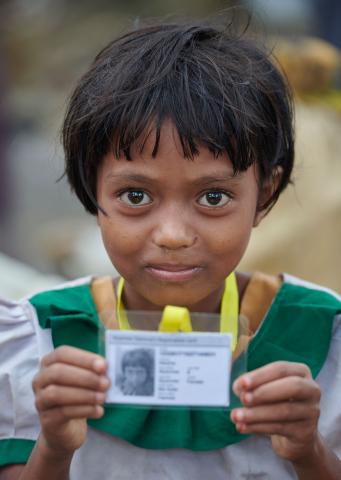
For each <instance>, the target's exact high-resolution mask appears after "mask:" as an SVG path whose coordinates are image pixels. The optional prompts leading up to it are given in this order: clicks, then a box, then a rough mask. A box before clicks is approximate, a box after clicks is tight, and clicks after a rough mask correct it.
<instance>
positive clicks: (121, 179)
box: [97, 123, 262, 312]
mask: <svg viewBox="0 0 341 480" xmlns="http://www.w3.org/2000/svg"><path fill="white" fill-rule="evenodd" d="M152 137H153V135H151V136H150V138H149V139H148V140H147V143H146V145H145V147H144V150H143V152H142V154H140V153H139V152H138V151H133V152H132V158H133V160H132V161H128V160H126V159H125V158H120V159H117V158H116V157H114V155H113V154H112V153H109V154H107V155H106V156H105V158H104V159H103V163H102V165H101V167H100V168H99V171H98V180H97V201H98V203H99V205H100V206H101V207H102V208H103V209H104V210H105V211H106V212H107V214H108V216H105V215H103V214H102V213H99V214H98V223H99V226H100V229H101V232H102V237H103V242H104V245H105V248H106V250H107V252H108V255H109V257H110V259H111V261H112V263H113V265H114V266H115V267H116V269H117V270H118V271H119V273H120V274H121V275H122V276H123V278H124V279H125V291H124V302H125V305H126V307H127V308H129V309H134V310H150V309H157V310H160V308H161V307H164V306H165V305H179V306H186V307H188V308H189V309H190V310H192V311H198V312H199V311H208V312H215V311H218V310H219V304H220V298H221V294H222V291H223V287H224V279H225V278H226V277H227V276H228V274H229V273H231V272H232V271H233V270H234V269H235V268H236V266H237V265H238V263H239V262H240V260H241V258H242V256H243V254H244V251H245V249H246V247H247V244H248V241H249V237H250V234H251V230H252V227H253V226H255V225H256V224H257V223H258V222H259V220H260V218H261V216H262V213H257V202H258V193H259V192H258V184H257V177H256V168H255V167H254V166H251V167H250V168H249V169H248V170H247V171H245V172H242V173H240V174H238V175H236V176H234V175H233V168H232V164H231V162H230V160H229V159H228V157H227V156H226V155H220V156H219V157H218V158H215V157H214V156H213V154H212V153H211V152H210V151H209V150H208V149H206V148H201V149H200V151H199V155H197V156H195V157H194V159H193V160H190V159H186V158H184V157H183V154H182V149H181V145H180V141H179V138H178V137H177V134H176V131H175V130H174V128H173V126H172V124H171V123H165V124H164V126H163V127H162V130H161V138H160V145H159V150H158V152H157V156H156V158H152V153H151V152H152V149H153V146H154V138H152Z"/></svg>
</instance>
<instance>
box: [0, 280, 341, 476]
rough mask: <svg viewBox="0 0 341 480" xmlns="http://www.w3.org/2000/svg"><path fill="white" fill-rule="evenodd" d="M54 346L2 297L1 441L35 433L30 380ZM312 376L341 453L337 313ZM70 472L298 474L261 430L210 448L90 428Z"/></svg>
mask: <svg viewBox="0 0 341 480" xmlns="http://www.w3.org/2000/svg"><path fill="white" fill-rule="evenodd" d="M84 281H85V280H84V279H83V280H82V281H81V282H79V283H83V282H84ZM52 349H53V345H52V340H51V332H50V330H48V329H46V330H42V329H41V328H40V327H39V325H38V321H37V316H36V313H35V311H34V309H33V307H32V306H31V305H30V304H29V303H28V302H27V301H26V300H25V301H22V302H18V303H14V302H8V301H5V300H1V299H0V405H1V409H0V441H1V440H2V439H7V438H21V439H32V440H35V439H36V438H37V436H38V434H39V418H38V415H37V413H36V411H35V407H34V395H33V392H32V388H31V384H32V379H33V376H34V375H35V374H36V373H37V371H38V369H39V361H40V359H41V358H42V357H43V356H44V355H45V354H46V353H48V352H50V351H51V350H52ZM317 381H318V383H319V384H320V386H321V389H322V399H321V417H320V422H319V429H320V432H321V433H322V435H323V436H324V438H325V439H326V441H327V443H328V444H329V445H330V447H331V448H332V449H333V450H334V452H335V453H336V454H337V455H338V456H339V457H340V458H341V429H340V425H341V315H339V316H338V317H336V318H335V321H334V328H333V338H332V342H331V346H330V350H329V354H328V357H327V360H326V362H325V365H324V367H323V368H322V370H321V372H320V374H319V375H318V377H317ZM70 478H71V480H83V479H87V480H97V479H98V478H105V479H108V480H110V479H113V480H128V479H129V480H131V479H132V478H133V479H134V480H154V479H155V480H156V479H157V480H163V479H167V480H192V479H193V480H196V479H198V478H214V480H226V479H227V478H233V479H234V480H235V479H236V480H237V479H250V480H252V479H259V480H260V479H262V480H267V479H269V480H270V479H276V480H290V479H295V478H296V474H295V472H294V470H293V467H292V465H291V464H290V463H289V462H286V461H283V460H281V459H280V458H279V457H277V456H276V454H275V453H274V452H273V450H272V449H271V444H270V440H269V439H268V438H266V437H261V436H254V437H251V438H249V439H247V440H244V441H242V442H240V443H237V444H235V445H231V446H230V447H228V448H225V449H221V450H215V451H211V452H191V451H187V450H176V449H173V450H166V451H165V450H163V451H162V450H145V449H141V448H137V447H134V446H132V445H130V444H128V443H127V442H124V441H122V440H120V439H117V438H115V437H112V436H110V435H107V434H104V433H102V432H99V431H96V430H94V429H89V433H88V439H87V442H86V443H85V444H84V445H83V446H82V448H80V449H79V450H78V451H77V452H76V454H75V455H74V458H73V462H72V467H71V477H70Z"/></svg>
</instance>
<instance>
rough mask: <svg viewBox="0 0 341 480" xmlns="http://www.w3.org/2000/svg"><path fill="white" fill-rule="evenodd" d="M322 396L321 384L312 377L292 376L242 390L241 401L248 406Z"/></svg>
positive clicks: (314, 400)
mask: <svg viewBox="0 0 341 480" xmlns="http://www.w3.org/2000/svg"><path fill="white" fill-rule="evenodd" d="M320 398H321V390H320V387H319V385H318V384H317V383H316V382H315V381H314V380H312V379H310V378H309V379H308V378H304V377H298V376H292V377H286V378H281V379H280V380H274V381H272V382H269V383H265V384H264V385H261V386H260V387H258V388H255V390H252V391H250V390H248V391H242V392H241V394H240V399H241V401H242V402H243V403H244V404H245V405H248V406H251V405H252V406H255V405H264V404H272V403H276V402H283V401H285V400H287V401H288V400H290V401H293V400H301V401H304V400H309V401H313V402H318V401H319V400H320Z"/></svg>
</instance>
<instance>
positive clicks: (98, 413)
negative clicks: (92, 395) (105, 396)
mask: <svg viewBox="0 0 341 480" xmlns="http://www.w3.org/2000/svg"><path fill="white" fill-rule="evenodd" d="M103 414H104V408H103V407H101V406H100V405H96V417H97V418H100V417H103Z"/></svg>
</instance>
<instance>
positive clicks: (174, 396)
mask: <svg viewBox="0 0 341 480" xmlns="http://www.w3.org/2000/svg"><path fill="white" fill-rule="evenodd" d="M105 335H106V337H105V348H106V358H107V361H108V365H109V368H108V374H109V377H110V380H111V386H110V388H109V391H108V394H107V398H106V402H107V403H121V404H135V405H152V406H153V405H155V406H158V405H159V406H160V405H164V406H166V405H168V406H181V405H183V406H193V407H194V406H207V407H218V406H228V405H229V403H230V371H231V358H232V354H231V335H230V334H228V333H223V334H222V333H160V332H145V331H144V332H142V331H133V332H130V331H117V330H107V331H106V333H105Z"/></svg>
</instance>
